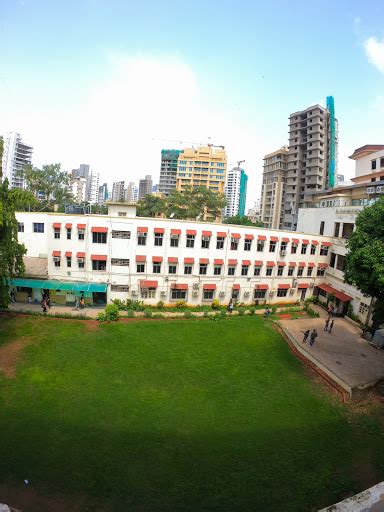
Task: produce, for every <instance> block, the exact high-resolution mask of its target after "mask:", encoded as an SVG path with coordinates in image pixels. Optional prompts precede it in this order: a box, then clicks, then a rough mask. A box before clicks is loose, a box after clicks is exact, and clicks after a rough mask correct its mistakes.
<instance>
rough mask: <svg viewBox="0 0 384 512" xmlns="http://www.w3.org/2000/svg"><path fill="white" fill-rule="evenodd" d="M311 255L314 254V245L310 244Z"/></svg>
mask: <svg viewBox="0 0 384 512" xmlns="http://www.w3.org/2000/svg"><path fill="white" fill-rule="evenodd" d="M311 254H316V245H313V244H311Z"/></svg>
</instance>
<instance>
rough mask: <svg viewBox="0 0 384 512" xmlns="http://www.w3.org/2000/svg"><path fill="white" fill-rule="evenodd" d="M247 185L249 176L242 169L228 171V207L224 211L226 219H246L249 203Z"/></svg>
mask: <svg viewBox="0 0 384 512" xmlns="http://www.w3.org/2000/svg"><path fill="white" fill-rule="evenodd" d="M247 183H248V176H247V175H246V174H245V171H244V169H242V168H241V167H239V166H237V167H234V168H233V169H230V170H229V171H228V175H227V182H226V185H225V197H226V199H227V206H226V207H225V209H224V216H225V217H233V216H235V215H239V216H240V217H244V214H245V204H246V201H247Z"/></svg>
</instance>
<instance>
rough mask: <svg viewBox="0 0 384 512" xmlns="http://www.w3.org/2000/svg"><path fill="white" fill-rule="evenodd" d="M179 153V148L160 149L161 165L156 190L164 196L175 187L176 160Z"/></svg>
mask: <svg viewBox="0 0 384 512" xmlns="http://www.w3.org/2000/svg"><path fill="white" fill-rule="evenodd" d="M179 155H180V150H179V149H162V150H161V167H160V180H159V190H158V191H159V192H161V193H162V194H164V195H165V196H168V195H169V193H170V192H171V190H173V189H175V188H176V174H177V161H178V158H179Z"/></svg>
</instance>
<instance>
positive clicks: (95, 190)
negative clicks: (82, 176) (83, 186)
mask: <svg viewBox="0 0 384 512" xmlns="http://www.w3.org/2000/svg"><path fill="white" fill-rule="evenodd" d="M99 179H100V175H99V173H96V172H94V171H91V172H90V174H89V176H88V179H87V191H86V196H87V201H88V202H90V203H91V204H96V203H97V202H98V200H99Z"/></svg>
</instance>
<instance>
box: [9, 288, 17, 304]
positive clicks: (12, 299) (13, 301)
mask: <svg viewBox="0 0 384 512" xmlns="http://www.w3.org/2000/svg"><path fill="white" fill-rule="evenodd" d="M9 298H10V299H11V304H15V302H16V296H15V292H14V291H13V290H11V291H10V293H9Z"/></svg>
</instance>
